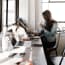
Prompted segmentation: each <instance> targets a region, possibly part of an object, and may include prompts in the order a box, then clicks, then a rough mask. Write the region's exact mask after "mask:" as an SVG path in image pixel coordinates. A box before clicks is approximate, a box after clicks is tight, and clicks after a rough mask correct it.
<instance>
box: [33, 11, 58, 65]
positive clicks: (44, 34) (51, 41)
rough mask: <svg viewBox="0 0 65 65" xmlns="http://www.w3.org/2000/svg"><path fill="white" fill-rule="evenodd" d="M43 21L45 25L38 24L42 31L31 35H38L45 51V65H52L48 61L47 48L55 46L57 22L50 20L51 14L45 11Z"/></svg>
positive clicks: (49, 60)
mask: <svg viewBox="0 0 65 65" xmlns="http://www.w3.org/2000/svg"><path fill="white" fill-rule="evenodd" d="M42 16H43V18H44V20H45V25H43V24H40V25H41V27H42V30H41V31H40V32H39V33H36V32H34V33H33V34H35V35H39V36H40V38H41V41H42V45H43V48H44V51H45V55H46V59H47V65H54V64H53V63H52V61H51V59H50V56H49V52H48V51H47V50H48V49H49V48H52V47H53V46H54V45H55V44H56V32H57V22H56V21H55V20H53V19H52V15H51V12H50V11H49V10H46V11H44V12H43V13H42Z"/></svg>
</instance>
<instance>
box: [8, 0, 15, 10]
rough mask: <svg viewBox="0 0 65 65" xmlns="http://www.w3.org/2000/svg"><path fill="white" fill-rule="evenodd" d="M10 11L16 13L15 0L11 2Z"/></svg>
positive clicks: (9, 4)
mask: <svg viewBox="0 0 65 65" xmlns="http://www.w3.org/2000/svg"><path fill="white" fill-rule="evenodd" d="M8 10H12V11H15V0H12V1H9V3H8Z"/></svg>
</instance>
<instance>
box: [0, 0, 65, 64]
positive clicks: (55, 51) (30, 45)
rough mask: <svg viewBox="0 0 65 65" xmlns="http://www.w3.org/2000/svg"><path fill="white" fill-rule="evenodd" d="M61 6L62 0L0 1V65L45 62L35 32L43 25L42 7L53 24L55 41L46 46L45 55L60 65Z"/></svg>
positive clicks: (64, 37) (64, 38)
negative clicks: (47, 53)
mask: <svg viewBox="0 0 65 65" xmlns="http://www.w3.org/2000/svg"><path fill="white" fill-rule="evenodd" d="M64 8H65V0H0V65H48V64H47V59H46V54H45V50H44V46H43V43H42V41H41V37H40V36H39V35H37V33H40V31H41V30H42V27H43V26H42V27H41V25H44V24H45V20H44V17H43V15H44V12H45V11H46V10H47V11H50V12H51V17H52V19H53V20H54V21H56V24H57V28H56V36H55V37H56V39H55V40H56V42H55V45H54V46H53V47H52V48H49V50H50V54H49V56H50V58H51V60H52V62H53V63H54V65H64V64H65V9H64ZM43 29H44V28H43ZM50 34H51V33H50ZM13 37H14V38H15V39H14V38H13Z"/></svg>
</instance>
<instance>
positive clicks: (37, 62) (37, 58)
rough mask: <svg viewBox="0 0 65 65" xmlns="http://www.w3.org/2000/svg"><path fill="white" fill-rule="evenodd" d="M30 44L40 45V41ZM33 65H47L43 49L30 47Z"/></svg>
mask: <svg viewBox="0 0 65 65" xmlns="http://www.w3.org/2000/svg"><path fill="white" fill-rule="evenodd" d="M32 44H42V43H41V40H40V39H39V40H37V41H34V40H33V41H32ZM32 52H33V54H32V58H33V65H47V64H46V59H45V54H44V50H43V47H32Z"/></svg>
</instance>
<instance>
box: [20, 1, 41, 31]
mask: <svg viewBox="0 0 65 65" xmlns="http://www.w3.org/2000/svg"><path fill="white" fill-rule="evenodd" d="M19 3H20V4H19V17H21V18H23V19H24V20H26V22H27V23H28V24H29V25H30V26H31V27H32V28H33V30H38V29H39V23H40V21H41V19H40V15H41V14H40V13H41V12H40V11H41V10H40V0H19Z"/></svg>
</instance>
